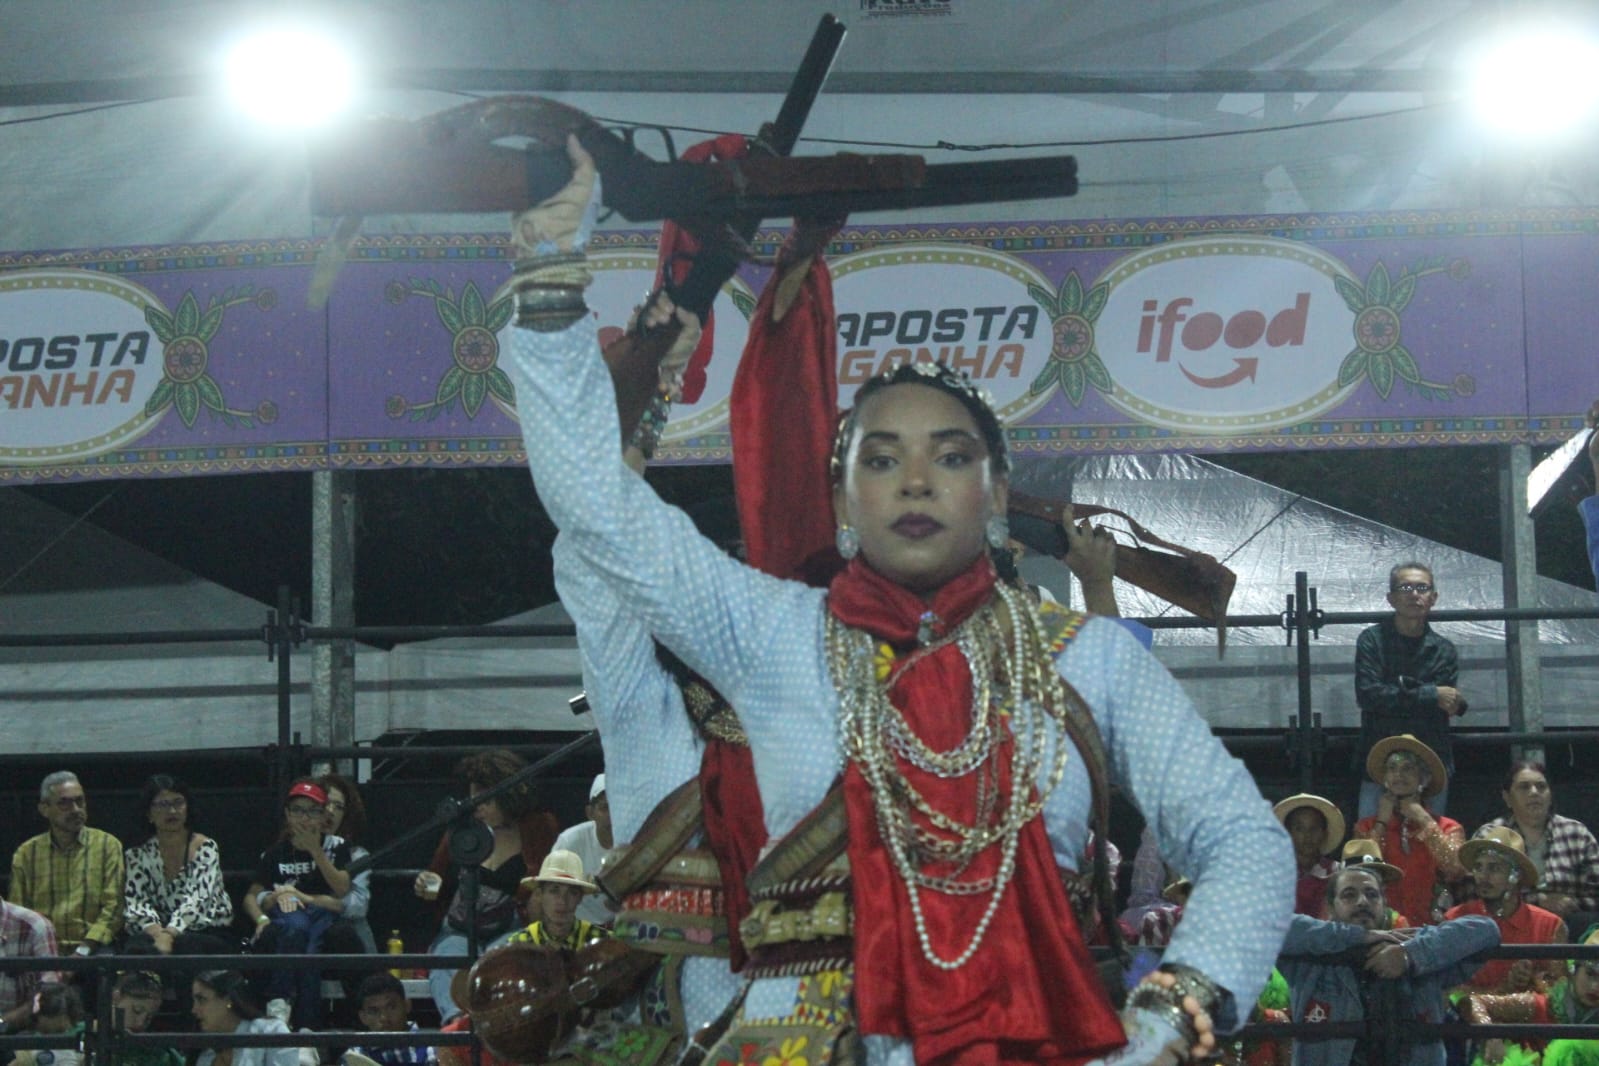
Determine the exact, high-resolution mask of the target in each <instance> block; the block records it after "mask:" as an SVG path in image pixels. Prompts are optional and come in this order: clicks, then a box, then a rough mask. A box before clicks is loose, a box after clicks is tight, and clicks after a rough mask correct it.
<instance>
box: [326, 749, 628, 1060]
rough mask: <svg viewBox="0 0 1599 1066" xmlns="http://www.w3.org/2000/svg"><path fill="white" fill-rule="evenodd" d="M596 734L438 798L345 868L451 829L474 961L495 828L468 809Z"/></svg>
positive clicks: (477, 1050)
mask: <svg viewBox="0 0 1599 1066" xmlns="http://www.w3.org/2000/svg"><path fill="white" fill-rule="evenodd" d="M599 739H600V734H599V731H598V730H590V731H589V732H587V733H584V734H582V735H581V736H579V737H578V738H577V739H576V740H573V741H571V742H569V743H566V744H563V745H561V747H559V748H557V749H556V750H555V751H552V752H550V754H548V755H546V756H544V758H542V759H540V760H538V761H537V762H534V763H530V764H528V765H527V766H524V767H523V768H522V769H520V770H518V771H517V772H516V773H514V774H512V775H511V776H510V777H507V778H506V779H505V780H504V781H501V782H500V783H499V784H497V785H495V786H493V787H492V788H486V789H484V790H483V791H482V792H479V793H478V794H477V795H475V796H468V797H466V798H465V799H462V798H460V797H458V796H448V797H446V798H445V799H443V800H441V801H440V802H439V805H438V807H437V808H436V809H435V810H434V812H433V816H432V817H430V818H429V819H428V820H427V821H425V822H423V823H421V824H420V825H418V826H416V827H415V828H414V829H411V830H408V831H407V832H405V833H403V834H401V835H400V836H398V837H396V838H395V839H394V840H391V841H390V842H389V843H387V844H385V845H383V846H382V847H381V848H377V849H376V850H374V851H372V852H370V853H369V854H367V855H366V856H364V857H362V858H359V859H356V860H355V861H353V862H351V863H350V865H349V867H348V868H347V869H348V872H349V874H350V876H351V877H354V876H355V875H356V874H359V873H364V872H365V871H367V870H369V869H371V868H372V867H373V866H375V865H377V863H378V861H379V860H381V859H385V858H387V857H389V856H390V855H393V854H395V853H396V852H398V851H399V850H401V849H402V848H405V847H408V846H409V845H410V844H411V843H412V842H414V841H416V840H418V839H421V838H424V837H431V836H433V835H435V834H437V833H438V831H439V830H441V829H446V828H447V829H448V830H449V833H450V861H451V862H453V863H454V864H455V865H456V866H457V867H458V868H459V869H460V871H461V899H462V902H463V903H464V904H465V905H466V913H467V914H468V915H469V916H470V920H469V921H468V922H467V929H466V954H467V960H468V961H467V965H468V966H469V967H470V966H472V965H475V964H476V962H477V958H478V951H479V950H480V949H481V947H482V945H481V944H479V943H478V931H477V900H478V891H479V878H480V876H481V873H482V863H483V860H484V859H486V858H488V857H489V856H490V855H491V854H492V853H493V852H494V831H493V830H491V829H490V828H489V827H488V826H486V825H484V824H483V823H482V822H480V821H478V820H477V819H476V818H474V817H472V812H473V811H475V810H476V809H477V808H478V807H480V806H482V805H483V804H485V803H488V802H489V801H491V800H496V799H499V798H500V797H501V796H504V795H506V794H507V793H510V792H512V791H514V790H515V789H517V788H519V787H520V786H522V785H524V784H527V783H529V782H531V781H533V780H535V779H537V778H539V777H541V776H543V774H544V773H545V772H546V771H547V770H549V769H550V768H551V767H553V766H556V765H558V764H560V763H563V762H565V761H566V760H567V759H570V758H571V757H572V756H574V755H577V754H579V753H580V752H583V751H585V750H587V749H588V748H590V747H592V746H593V745H595V744H597V743H598V742H599ZM481 1061H482V1045H480V1044H479V1043H478V1042H477V1041H475V1040H474V1041H473V1042H472V1064H473V1066H478V1064H479V1063H480V1062H481Z"/></svg>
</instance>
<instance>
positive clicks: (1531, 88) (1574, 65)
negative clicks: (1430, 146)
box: [1470, 26, 1599, 139]
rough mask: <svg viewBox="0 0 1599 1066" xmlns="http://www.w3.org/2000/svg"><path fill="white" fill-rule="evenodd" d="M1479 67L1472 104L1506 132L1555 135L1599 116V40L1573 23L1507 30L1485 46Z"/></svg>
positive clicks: (1485, 119) (1481, 115)
mask: <svg viewBox="0 0 1599 1066" xmlns="http://www.w3.org/2000/svg"><path fill="white" fill-rule="evenodd" d="M1475 67H1476V71H1475V78H1474V81H1473V84H1472V86H1471V94H1470V95H1471V102H1472V105H1473V108H1474V110H1475V111H1476V113H1477V115H1478V117H1479V118H1480V119H1481V120H1482V121H1483V122H1484V123H1485V124H1486V125H1489V126H1491V127H1492V128H1494V129H1496V130H1498V131H1500V132H1502V133H1506V134H1511V135H1514V136H1517V137H1523V138H1527V139H1535V138H1545V137H1552V136H1557V135H1559V134H1563V133H1568V132H1575V131H1577V130H1578V129H1579V128H1580V127H1582V126H1583V124H1584V123H1589V122H1592V121H1593V120H1594V119H1595V117H1596V115H1599V41H1596V40H1595V39H1594V37H1593V36H1592V35H1590V34H1587V33H1583V32H1580V31H1579V30H1576V29H1575V28H1573V27H1564V28H1559V27H1554V26H1543V27H1537V28H1528V29H1524V30H1520V31H1515V32H1510V33H1506V34H1504V35H1502V36H1499V37H1497V38H1496V39H1495V40H1493V41H1491V42H1488V43H1486V44H1485V45H1484V46H1483V47H1482V49H1481V50H1480V52H1479V54H1478V56H1477V59H1476V63H1475Z"/></svg>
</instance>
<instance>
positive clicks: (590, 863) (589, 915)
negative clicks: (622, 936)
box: [551, 774, 616, 925]
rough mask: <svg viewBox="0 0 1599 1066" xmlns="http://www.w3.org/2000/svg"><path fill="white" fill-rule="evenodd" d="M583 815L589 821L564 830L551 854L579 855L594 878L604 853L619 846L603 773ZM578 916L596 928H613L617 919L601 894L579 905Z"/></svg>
mask: <svg viewBox="0 0 1599 1066" xmlns="http://www.w3.org/2000/svg"><path fill="white" fill-rule="evenodd" d="M583 813H584V814H586V815H588V817H589V820H588V821H586V822H579V823H577V824H576V825H574V826H572V827H571V828H570V829H563V830H562V831H561V835H560V836H558V837H556V838H555V845H554V847H553V848H551V851H552V852H553V851H572V852H576V853H577V855H578V856H579V857H580V858H581V859H582V860H583V869H584V870H586V871H588V873H589V876H591V877H592V876H593V875H595V874H597V873H599V872H600V863H602V862H604V861H605V853H606V852H608V851H610V850H611V849H612V848H613V847H615V846H616V841H615V840H614V839H613V838H612V835H611V802H610V800H609V799H608V798H607V797H606V795H605V775H604V774H599V775H597V776H596V777H595V778H594V783H593V784H591V785H590V786H589V801H588V804H587V806H585V807H584V808H583ZM577 916H578V917H579V918H581V919H583V920H584V921H586V922H592V923H594V924H595V925H610V924H611V921H612V919H614V918H615V917H616V915H615V913H613V912H612V910H611V908H610V907H608V906H606V904H605V895H604V894H603V893H600V892H591V893H589V894H588V895H587V896H585V897H584V899H583V902H582V903H579V904H578V907H577Z"/></svg>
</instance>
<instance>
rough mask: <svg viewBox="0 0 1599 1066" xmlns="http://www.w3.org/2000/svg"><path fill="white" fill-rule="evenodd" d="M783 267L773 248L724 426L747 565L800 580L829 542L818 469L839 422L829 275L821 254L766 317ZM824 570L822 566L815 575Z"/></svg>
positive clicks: (822, 469)
mask: <svg viewBox="0 0 1599 1066" xmlns="http://www.w3.org/2000/svg"><path fill="white" fill-rule="evenodd" d="M803 224H804V223H801V225H803ZM823 243H825V241H824V242H823ZM788 266H789V263H788V256H787V255H782V256H779V257H778V265H777V269H776V270H775V271H774V272H773V274H772V279H771V281H770V282H769V283H768V284H767V286H766V289H765V290H764V291H763V292H762V293H761V300H760V303H759V304H757V305H756V307H755V314H754V315H752V316H751V317H750V336H749V340H748V342H747V343H746V344H745V345H744V356H743V358H742V359H740V360H739V364H738V372H737V373H736V374H735V375H734V377H733V389H732V394H731V397H730V399H729V401H728V406H729V411H728V429H729V431H730V433H731V435H732V442H733V494H734V498H735V499H736V500H737V502H738V519H739V528H740V529H741V530H742V531H743V534H744V547H745V551H746V553H747V555H746V558H748V560H749V564H750V565H751V566H753V567H755V568H757V569H759V570H762V571H764V572H766V573H768V574H773V575H775V576H777V577H793V578H798V579H800V580H808V579H809V577H810V574H808V573H807V572H806V570H805V565H806V562H807V560H811V559H813V558H814V557H816V556H818V555H819V554H821V553H829V554H831V546H832V543H833V490H832V480H831V478H830V476H829V474H828V469H827V468H828V462H829V460H830V459H831V457H832V452H833V430H834V426H835V424H836V423H837V421H838V405H837V400H836V397H837V396H838V359H837V351H838V343H837V335H836V334H835V333H834V330H833V279H832V276H831V275H830V274H829V273H828V270H827V264H826V263H824V262H823V261H822V257H821V256H820V255H818V256H816V258H815V259H813V260H812V261H811V266H810V270H809V272H808V273H807V274H806V276H805V282H804V285H803V286H802V287H801V289H800V292H799V295H798V297H797V298H796V299H795V300H794V304H793V306H791V307H790V308H789V309H788V313H787V314H785V315H784V316H783V320H782V321H781V322H773V321H772V302H773V299H774V298H775V296H776V293H777V283H778V281H780V280H781V279H782V276H783V274H784V272H785V270H786V269H787V268H788ZM834 558H836V555H835V556H834ZM833 572H834V571H833V569H828V570H827V571H826V574H825V576H824V578H823V582H825V581H826V580H827V579H828V578H831V577H832V576H833ZM813 583H814V582H813Z"/></svg>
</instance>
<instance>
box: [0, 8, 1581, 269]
mask: <svg viewBox="0 0 1599 1066" xmlns="http://www.w3.org/2000/svg"><path fill="white" fill-rule="evenodd" d="M321 7H322V9H323V11H322V17H323V18H324V19H325V20H326V21H329V22H331V23H332V24H333V25H334V26H335V27H336V28H337V29H338V30H340V31H341V32H342V33H343V34H344V35H345V36H346V37H347V38H348V39H349V41H350V42H351V43H352V45H353V46H354V47H355V48H356V49H357V50H358V51H359V53H360V54H361V55H362V57H363V60H364V62H365V63H366V65H367V67H368V69H369V71H370V84H371V86H372V88H371V92H370V94H369V95H368V96H367V97H366V98H365V99H364V100H363V103H362V107H363V109H364V110H365V111H367V112H368V113H372V112H379V113H386V114H394V115H400V116H406V117H414V116H417V115H421V114H425V113H428V112H431V111H435V110H439V109H442V108H444V107H448V106H452V105H454V104H456V103H459V102H460V100H461V95H460V94H461V93H473V92H505V91H512V90H515V91H532V92H539V93H543V94H546V95H553V96H556V97H558V98H561V99H564V100H566V101H568V102H570V103H573V104H575V105H576V106H578V107H581V108H583V109H585V110H589V111H591V112H592V113H594V114H597V115H602V116H605V117H606V118H610V119H616V120H622V121H628V122H638V123H672V124H678V125H680V126H692V127H698V128H701V129H714V130H742V131H749V132H753V131H754V130H755V129H756V128H757V127H758V126H759V124H760V123H761V122H762V121H765V120H767V119H769V118H770V117H771V116H772V115H773V114H774V113H775V110H776V105H777V100H778V97H779V95H780V93H781V92H782V90H783V89H784V88H785V87H786V84H787V81H788V78H789V76H790V74H791V72H792V70H793V68H794V67H795V66H796V65H797V62H798V58H799V55H800V53H801V52H802V50H803V48H804V44H805V41H806V40H807V39H808V37H809V34H810V31H811V29H812V27H813V26H814V25H815V22H816V19H817V18H818V17H819V16H820V15H821V14H822V13H823V12H826V11H831V12H833V13H835V14H837V15H838V16H839V17H840V18H841V19H842V20H843V21H844V22H845V23H846V24H847V26H848V27H849V36H848V38H847V39H846V41H845V43H844V46H843V50H842V52H841V53H840V56H839V59H838V62H837V64H836V66H835V68H834V73H833V77H832V79H831V80H830V81H829V83H828V85H827V88H826V91H825V92H824V94H823V96H822V98H821V99H820V100H819V101H818V103H817V106H816V108H815V109H814V111H813V113H812V117H811V120H810V123H809V125H808V126H807V129H806V134H807V137H809V138H813V139H814V140H812V141H811V143H808V144H802V147H801V151H802V152H806V153H817V152H826V151H833V150H838V149H839V148H840V147H843V146H842V145H840V144H838V143H829V142H837V141H844V142H861V143H863V144H865V145H884V144H906V145H912V146H922V145H929V146H931V145H937V144H940V143H946V144H950V145H957V146H968V147H971V146H1007V147H1003V148H1001V149H999V150H998V151H997V153H996V154H999V155H1017V154H1028V153H1029V152H1040V151H1050V152H1059V151H1070V150H1075V151H1076V152H1077V153H1078V155H1079V157H1080V163H1081V174H1082V180H1083V189H1082V192H1081V193H1080V195H1079V196H1077V197H1076V198H1074V199H1072V200H1068V201H1052V202H1034V203H1028V204H1020V205H1008V206H984V207H977V208H963V209H943V210H940V211H936V212H920V213H918V214H917V215H915V216H914V220H916V221H944V220H955V219H971V218H977V219H1001V218H1012V219H1016V218H1037V219H1071V218H1105V217H1151V216H1167V215H1209V214H1251V213H1259V212H1299V211H1314V212H1327V211H1354V210H1394V209H1413V208H1451V207H1478V206H1483V205H1490V206H1514V205H1518V204H1540V205H1547V204H1591V203H1593V202H1595V191H1596V184H1595V180H1594V179H1595V177H1596V174H1595V167H1594V162H1595V161H1594V158H1593V152H1594V148H1595V144H1594V139H1593V138H1591V137H1588V138H1584V139H1583V140H1582V141H1581V142H1580V143H1579V144H1577V145H1576V146H1574V147H1570V148H1567V149H1563V150H1559V151H1544V152H1537V153H1528V152H1525V151H1514V152H1513V151H1507V150H1504V149H1502V148H1499V147H1497V146H1496V145H1495V144H1494V143H1493V142H1492V141H1491V140H1490V139H1488V138H1485V137H1483V136H1482V135H1481V133H1480V131H1477V130H1475V129H1474V128H1473V127H1472V126H1471V124H1470V120H1469V118H1468V117H1467V116H1466V115H1465V114H1464V113H1463V111H1462V109H1460V108H1459V107H1456V106H1454V101H1455V100H1456V98H1457V96H1458V89H1459V77H1460V68H1461V65H1462V62H1463V57H1464V56H1465V54H1466V50H1467V49H1468V48H1469V47H1470V45H1471V43H1472V41H1473V40H1475V39H1476V38H1477V37H1478V36H1479V35H1481V34H1483V33H1485V32H1487V31H1488V30H1491V29H1493V28H1494V25H1495V24H1494V22H1493V20H1494V19H1498V18H1501V17H1507V16H1502V15H1501V14H1499V13H1497V9H1496V11H1495V12H1494V13H1489V12H1486V11H1485V9H1484V7H1483V5H1480V4H1470V3H1466V2H1464V0H1458V2H1444V3H1425V4H1423V3H1407V4H1375V5H1373V4H1355V5H1351V4H1337V3H1331V2H1329V0H1277V2H1272V3H1262V2H1251V3H1237V4H1216V3H1212V2H1209V0H1166V2H1159V3H1148V4H1074V5H1062V4H999V3H994V2H991V0H987V2H985V0H897V2H891V0H831V2H826V3H815V4H796V3H792V2H791V0H782V2H779V0H742V2H739V3H733V2H730V0H698V2H694V0H685V2H682V3H677V4H673V5H669V6H668V7H667V8H658V9H655V10H654V11H653V12H652V17H650V18H647V19H645V18H639V17H638V11H639V9H638V7H637V5H636V4H634V3H632V2H631V0H587V2H585V3H584V4H582V5H576V4H568V3H557V2H554V0H519V2H517V3H508V2H504V0H501V2H489V0H477V2H473V0H455V2H451V3H443V4H441V3H422V2H419V0H409V2H398V3H382V4H379V3H345V4H339V5H321ZM294 9H295V8H294V6H293V5H286V4H274V5H252V4H247V3H210V4H203V3H202V4H194V3H175V2H170V0H141V2H127V0H80V2H77V3H72V4H60V3H56V2H54V0H11V2H10V3H8V4H7V5H6V29H7V32H6V33H5V34H4V35H0V122H5V123H9V124H6V125H0V187H3V188H4V190H5V193H6V199H7V203H8V205H9V207H10V210H9V211H8V212H7V227H6V231H5V235H4V237H3V238H0V245H3V249H4V250H8V251H25V250H42V249H64V248H83V247H108V246H122V245H144V244H170V243H179V242H191V241H213V240H238V239H252V238H301V237H311V236H315V235H317V234H318V233H320V232H322V231H323V230H324V229H325V228H326V222H325V221H323V220H316V219H313V218H312V217H311V216H310V214H309V211H308V207H307V203H308V198H307V188H306V184H307V183H306V178H305V172H304V163H303V148H302V146H301V144H300V143H299V142H298V141H296V140H294V139H292V138H288V139H285V138H276V139H272V138H265V137H262V136H261V135H260V134H259V133H258V131H256V130H254V129H253V128H251V126H250V124H249V123H248V122H246V121H244V120H242V119H241V118H239V117H237V116H236V115H234V114H233V113H232V112H230V111H229V110H228V108H227V105H226V104H225V103H224V102H222V100H221V99H220V97H219V94H218V93H217V92H216V89H215V86H216V84H217V78H216V66H217V59H218V56H219V54H220V52H221V50H222V47H223V45H224V43H225V42H226V41H227V40H229V39H230V37H231V36H232V35H234V34H236V33H238V32H239V31H240V30H242V29H244V28H246V27H247V26H249V25H250V24H251V23H252V20H253V19H254V17H255V16H256V15H259V14H263V13H270V14H273V15H276V16H279V17H281V16H283V15H284V14H285V13H287V12H292V11H293V10H294ZM1506 10H1509V9H1506ZM927 11H938V12H942V14H940V15H926V14H922V12H927ZM889 12H894V13H895V14H893V15H892V16H891V15H890V14H889ZM906 12H915V13H912V14H907V13H906ZM1586 17H1587V18H1589V19H1590V20H1591V19H1593V18H1594V15H1593V11H1592V9H1591V8H1590V9H1587V11H1586ZM129 101H137V102H136V103H133V104H131V106H117V107H113V108H111V109H108V110H97V111H93V112H91V113H86V114H78V115H75V116H62V117H54V118H48V119H47V120H44V121H33V120H36V119H41V118H43V117H44V116H48V115H52V114H56V113H58V112H64V111H73V110H76V109H78V108H79V107H83V106H91V107H97V106H100V105H105V104H122V103H127V102H129ZM1374 116H1377V117H1374ZM1329 120H1332V121H1334V122H1335V124H1332V125H1322V124H1321V123H1324V122H1327V121H1329ZM1342 120H1352V121H1342ZM1276 127H1290V128H1289V129H1288V130H1286V131H1285V132H1276V133H1265V132H1258V131H1261V130H1264V129H1270V128H1276ZM1246 131H1256V132H1251V133H1250V134H1249V135H1246V136H1225V137H1222V138H1221V139H1199V140H1183V139H1179V138H1190V137H1194V136H1196V135H1199V136H1202V137H1209V136H1212V135H1217V134H1234V133H1239V132H1246ZM695 136H696V135H694V134H688V133H680V134H679V135H678V140H679V143H680V145H681V144H682V143H686V142H687V141H690V140H692V139H695ZM1128 137H1133V138H1157V140H1155V141H1153V142H1148V143H1141V144H1099V145H1093V146H1087V145H1085V144H1084V142H1094V141H1102V140H1105V139H1121V138H1128ZM1159 138H1165V139H1163V140H1162V139H1159ZM1040 144H1048V145H1055V146H1059V145H1063V144H1076V145H1079V146H1080V147H1078V148H1076V149H1071V148H1064V147H1051V148H1048V149H1044V148H1037V149H1029V148H1015V147H1009V146H1014V145H1040ZM856 150H878V151H883V150H891V149H886V148H876V149H872V148H869V147H867V148H857V149H856ZM910 150H917V149H915V148H912V149H910ZM926 154H928V156H929V158H930V159H932V160H933V161H935V162H939V161H953V160H967V159H971V158H974V156H973V154H972V153H971V152H969V151H957V150H937V149H933V150H930V151H928V152H927V153H926ZM865 220H866V221H884V222H889V221H906V220H908V219H907V218H906V217H900V216H891V215H887V214H885V215H882V216H869V217H868V218H867V219H865ZM502 224H503V222H502V220H500V219H498V218H467V217H461V216H453V217H448V218H438V217H432V218H414V217H413V218H403V219H387V220H369V221H368V223H367V226H366V228H367V230H368V231H369V232H372V231H378V230H382V229H385V228H387V229H392V230H396V231H402V232H418V231H429V230H456V231H459V230H469V229H487V230H491V231H492V230H495V229H498V228H499V227H500V226H501V225H502Z"/></svg>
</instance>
